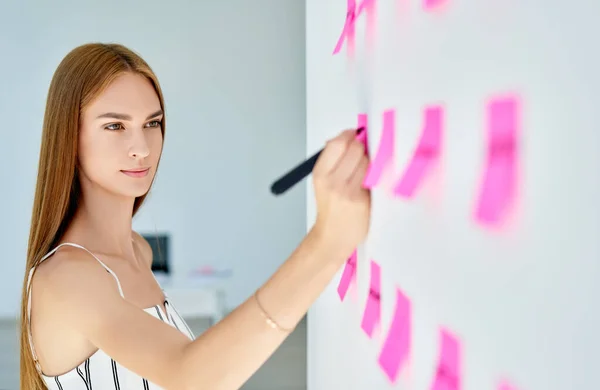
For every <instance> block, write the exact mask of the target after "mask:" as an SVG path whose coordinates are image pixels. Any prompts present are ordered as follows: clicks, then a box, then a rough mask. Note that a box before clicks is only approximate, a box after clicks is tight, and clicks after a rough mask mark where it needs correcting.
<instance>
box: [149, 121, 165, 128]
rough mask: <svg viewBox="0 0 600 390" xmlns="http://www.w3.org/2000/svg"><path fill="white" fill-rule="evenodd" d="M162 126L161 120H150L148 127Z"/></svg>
mask: <svg viewBox="0 0 600 390" xmlns="http://www.w3.org/2000/svg"><path fill="white" fill-rule="evenodd" d="M160 126H162V122H161V121H152V122H148V127H160Z"/></svg>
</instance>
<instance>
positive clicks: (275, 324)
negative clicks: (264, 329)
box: [254, 290, 294, 333]
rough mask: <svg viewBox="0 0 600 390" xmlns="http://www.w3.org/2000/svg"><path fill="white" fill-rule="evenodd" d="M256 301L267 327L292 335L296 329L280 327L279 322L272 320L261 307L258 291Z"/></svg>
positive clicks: (255, 296) (255, 294)
mask: <svg viewBox="0 0 600 390" xmlns="http://www.w3.org/2000/svg"><path fill="white" fill-rule="evenodd" d="M254 300H255V301H256V305H257V306H258V308H259V310H260V313H261V314H262V316H263V317H264V319H265V321H266V322H267V325H269V326H270V327H271V328H273V329H275V330H278V331H280V332H285V333H291V332H292V331H293V330H294V329H287V328H284V327H282V326H280V325H279V324H278V323H277V322H275V320H274V319H273V318H271V316H270V315H269V314H268V313H267V311H266V310H265V308H264V307H263V306H262V305H261V303H260V300H259V299H258V290H256V291H255V292H254Z"/></svg>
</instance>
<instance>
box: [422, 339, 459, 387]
mask: <svg viewBox="0 0 600 390" xmlns="http://www.w3.org/2000/svg"><path fill="white" fill-rule="evenodd" d="M461 375H462V374H461V346H460V341H459V340H458V339H457V338H456V336H454V335H453V334H452V333H450V332H449V331H447V330H445V329H441V330H440V356H439V361H438V366H437V369H436V372H435V376H434V378H433V383H432V384H431V387H430V390H461V389H462V383H461V382H462V381H461Z"/></svg>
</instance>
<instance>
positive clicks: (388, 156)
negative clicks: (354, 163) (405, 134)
mask: <svg viewBox="0 0 600 390" xmlns="http://www.w3.org/2000/svg"><path fill="white" fill-rule="evenodd" d="M395 117H396V112H395V111H394V110H386V111H385V112H384V113H383V129H382V132H381V139H380V141H379V146H378V148H377V154H376V155H375V157H374V158H373V159H372V160H371V163H370V165H369V168H368V170H367V174H366V176H365V180H364V181H363V187H365V188H369V189H370V188H373V187H374V186H375V185H377V183H378V182H379V179H380V178H381V176H382V174H383V172H384V170H385V168H387V167H388V166H389V165H390V164H391V163H392V162H393V158H394V142H395V141H394V132H395V126H396V125H395Z"/></svg>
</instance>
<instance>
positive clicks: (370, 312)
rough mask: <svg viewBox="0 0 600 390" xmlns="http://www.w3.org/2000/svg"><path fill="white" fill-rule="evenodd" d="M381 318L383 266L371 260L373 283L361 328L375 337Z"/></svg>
mask: <svg viewBox="0 0 600 390" xmlns="http://www.w3.org/2000/svg"><path fill="white" fill-rule="evenodd" d="M380 318H381V268H380V267H379V264H377V263H376V262H375V261H373V260H371V283H370V289H369V296H368V297H367V305H366V306H365V312H364V313H363V318H362V323H361V325H360V326H361V328H362V329H363V330H364V331H365V333H367V336H369V337H373V332H374V331H375V328H376V327H377V326H378V325H379V320H380Z"/></svg>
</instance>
